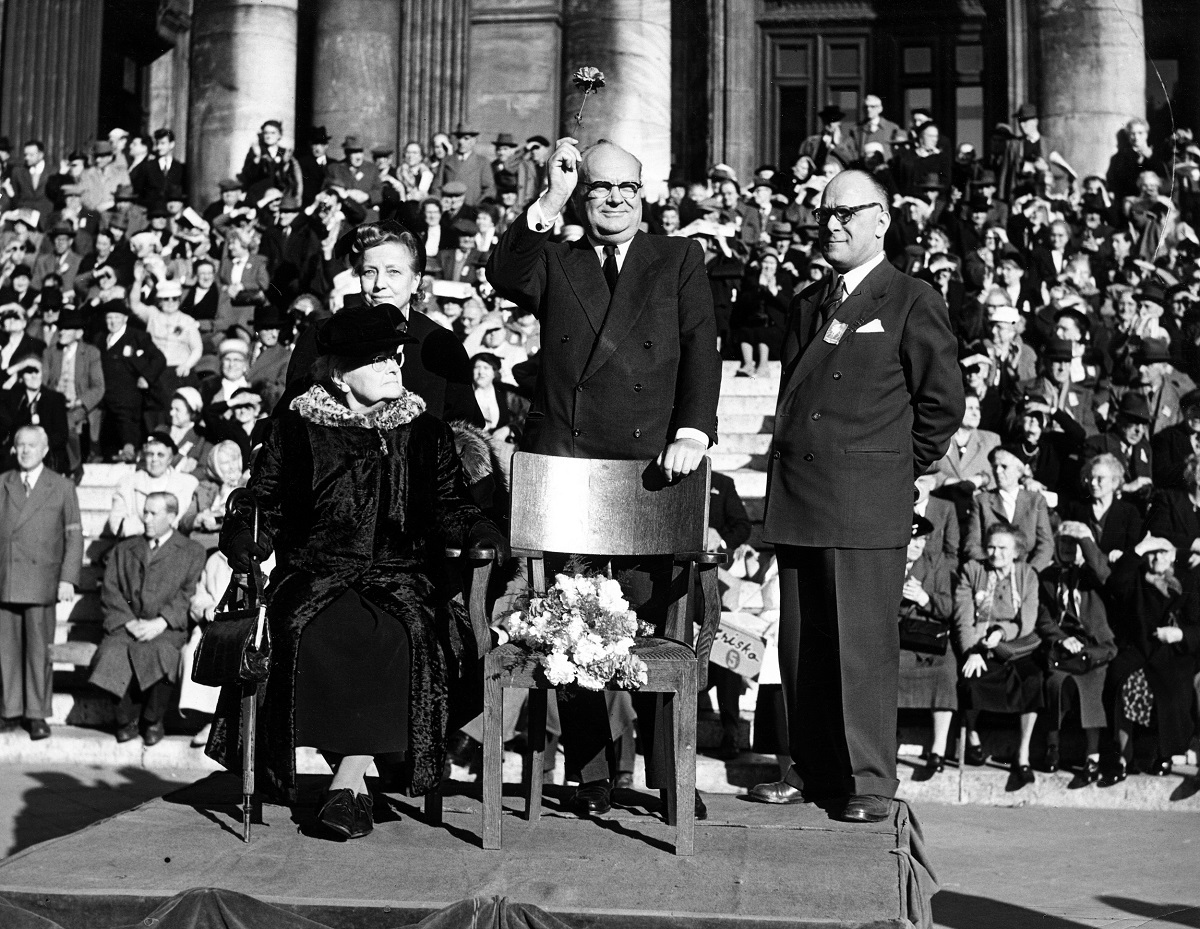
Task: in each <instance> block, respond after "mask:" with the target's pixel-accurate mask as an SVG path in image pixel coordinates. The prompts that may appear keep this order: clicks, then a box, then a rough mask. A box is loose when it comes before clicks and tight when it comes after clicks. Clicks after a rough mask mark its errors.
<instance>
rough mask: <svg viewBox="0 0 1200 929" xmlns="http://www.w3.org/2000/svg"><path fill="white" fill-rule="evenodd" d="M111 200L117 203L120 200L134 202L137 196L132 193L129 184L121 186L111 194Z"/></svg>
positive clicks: (131, 187)
mask: <svg viewBox="0 0 1200 929" xmlns="http://www.w3.org/2000/svg"><path fill="white" fill-rule="evenodd" d="M113 199H114V200H117V201H118V202H119V201H121V200H136V199H137V194H135V193H134V192H133V186H132V185H131V184H122V185H121V186H120V187H118V188H117V189H116V190H115V191H114V192H113Z"/></svg>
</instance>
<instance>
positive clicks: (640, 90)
mask: <svg viewBox="0 0 1200 929" xmlns="http://www.w3.org/2000/svg"><path fill="white" fill-rule="evenodd" d="M564 14H565V15H564V32H565V37H566V42H565V51H566V54H565V56H564V61H563V71H564V73H563V112H562V133H563V135H571V136H574V137H575V138H577V139H579V140H580V142H582V143H583V144H584V145H590V144H591V143H593V142H595V141H597V140H598V139H601V138H606V139H611V140H612V141H614V142H616V143H617V144H618V145H620V146H622V147H623V148H626V149H628V150H629V151H631V152H633V154H634V155H636V156H637V157H638V158H640V159H641V161H642V168H643V170H642V182H643V183H644V184H645V192H646V195H647V197H649V198H650V199H651V200H655V199H657V198H658V197H659V196H660V195H661V194H662V193H664V192H665V190H666V178H667V175H668V174H669V173H670V170H671V2H670V0H567V3H566V4H565V9H564ZM584 66H590V67H593V68H599V69H600V70H601V71H603V72H604V78H605V87H604V89H603V90H601V91H600V92H599V93H598V94H592V95H590V96H589V97H588V100H587V106H586V108H585V110H584V114H583V125H582V126H576V124H575V114H576V113H577V112H578V111H579V104H580V102H581V101H582V99H583V93H582V91H580V90H579V89H578V88H576V87H575V85H574V83H572V81H571V75H572V74H573V73H574V72H575V70H576V69H578V68H581V67H584Z"/></svg>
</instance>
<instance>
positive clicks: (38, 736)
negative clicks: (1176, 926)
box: [29, 719, 1170, 764]
mask: <svg viewBox="0 0 1200 929" xmlns="http://www.w3.org/2000/svg"><path fill="white" fill-rule="evenodd" d="M29 738H30V739H31V740H32V741H34V742H40V741H42V739H48V738H50V724H49V723H48V722H46V720H44V719H31V720H29ZM1169 763H1170V762H1168V764H1169Z"/></svg>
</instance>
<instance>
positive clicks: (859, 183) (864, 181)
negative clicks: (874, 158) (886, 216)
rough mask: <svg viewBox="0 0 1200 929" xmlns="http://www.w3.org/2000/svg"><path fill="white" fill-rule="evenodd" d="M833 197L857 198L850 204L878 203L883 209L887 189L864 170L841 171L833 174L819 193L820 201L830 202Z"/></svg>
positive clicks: (885, 204) (886, 203)
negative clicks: (823, 189)
mask: <svg viewBox="0 0 1200 929" xmlns="http://www.w3.org/2000/svg"><path fill="white" fill-rule="evenodd" d="M835 197H840V198H842V199H843V200H845V199H847V198H850V199H853V198H857V199H854V203H853V204H852V205H857V204H859V203H878V204H879V205H880V206H882V207H883V209H885V210H886V209H887V208H888V196H887V191H886V190H885V189H884V187H883V185H882V184H880V183H879V182H878V181H877V180H875V178H873V177H871V175H869V174H867V173H866V172H865V171H842V172H840V173H838V174H836V175H834V177H833V180H831V181H830V182H829V184H828V185H826V187H825V191H824V193H823V194H822V195H821V202H822V203H824V204H830V203H832V202H833V198H835ZM843 205H845V204H843Z"/></svg>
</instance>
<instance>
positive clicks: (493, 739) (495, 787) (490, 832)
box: [483, 667, 504, 850]
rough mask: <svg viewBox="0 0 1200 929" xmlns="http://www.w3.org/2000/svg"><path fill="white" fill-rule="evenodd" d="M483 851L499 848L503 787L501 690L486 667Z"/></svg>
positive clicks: (484, 685)
mask: <svg viewBox="0 0 1200 929" xmlns="http://www.w3.org/2000/svg"><path fill="white" fill-rule="evenodd" d="M483 688H484V693H483V847H484V848H486V849H493V850H495V849H499V848H500V816H501V798H502V797H503V793H504V783H503V754H502V753H503V744H502V741H501V739H502V731H503V728H504V688H503V687H501V685H500V678H499V677H497V676H496V675H495V674H494V673H492V671H491V669H490V668H486V667H485V671H484V680H483Z"/></svg>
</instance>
